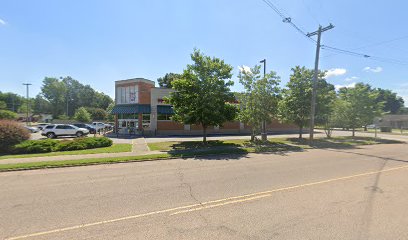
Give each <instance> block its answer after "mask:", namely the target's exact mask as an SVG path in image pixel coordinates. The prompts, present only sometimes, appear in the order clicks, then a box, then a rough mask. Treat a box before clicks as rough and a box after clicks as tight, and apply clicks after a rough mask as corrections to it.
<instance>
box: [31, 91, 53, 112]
mask: <svg viewBox="0 0 408 240" xmlns="http://www.w3.org/2000/svg"><path fill="white" fill-rule="evenodd" d="M32 109H33V113H34V114H40V113H51V112H52V106H51V104H50V102H48V101H47V100H45V99H44V98H43V97H42V96H41V94H38V95H37V96H36V97H35V98H34V100H33V105H32Z"/></svg>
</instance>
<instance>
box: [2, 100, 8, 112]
mask: <svg viewBox="0 0 408 240" xmlns="http://www.w3.org/2000/svg"><path fill="white" fill-rule="evenodd" d="M0 109H2V110H3V109H7V104H6V102H5V101H0Z"/></svg>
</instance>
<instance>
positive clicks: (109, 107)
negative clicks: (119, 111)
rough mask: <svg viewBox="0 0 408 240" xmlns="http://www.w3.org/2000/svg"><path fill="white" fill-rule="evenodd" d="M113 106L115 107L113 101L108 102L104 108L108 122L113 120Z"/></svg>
mask: <svg viewBox="0 0 408 240" xmlns="http://www.w3.org/2000/svg"><path fill="white" fill-rule="evenodd" d="M113 107H115V103H113V102H112V103H111V104H109V106H108V107H107V108H106V113H107V114H108V118H107V120H108V121H109V122H113V121H115V115H114V114H112V113H111V112H112V109H113Z"/></svg>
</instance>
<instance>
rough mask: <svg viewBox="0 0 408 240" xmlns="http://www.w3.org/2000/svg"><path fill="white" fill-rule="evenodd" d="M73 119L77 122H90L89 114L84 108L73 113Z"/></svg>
mask: <svg viewBox="0 0 408 240" xmlns="http://www.w3.org/2000/svg"><path fill="white" fill-rule="evenodd" d="M74 118H75V120H77V121H79V122H84V123H86V122H90V121H91V114H89V112H88V111H87V110H86V109H85V108H84V107H80V108H78V109H77V110H76V111H75V117H74Z"/></svg>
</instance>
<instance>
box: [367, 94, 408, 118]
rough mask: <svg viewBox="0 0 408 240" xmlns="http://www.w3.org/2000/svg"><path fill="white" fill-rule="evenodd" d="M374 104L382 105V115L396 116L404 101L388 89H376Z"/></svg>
mask: <svg viewBox="0 0 408 240" xmlns="http://www.w3.org/2000/svg"><path fill="white" fill-rule="evenodd" d="M374 91H377V94H378V95H377V98H376V100H375V101H376V103H383V108H382V111H383V112H384V113H390V114H397V113H399V112H400V111H401V109H402V108H403V107H404V99H402V97H399V96H397V94H396V93H394V92H392V91H391V90H388V89H382V88H377V89H375V90H374Z"/></svg>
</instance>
